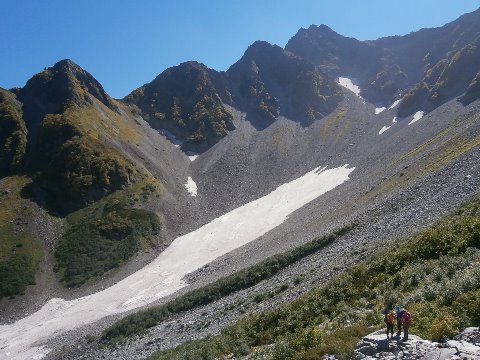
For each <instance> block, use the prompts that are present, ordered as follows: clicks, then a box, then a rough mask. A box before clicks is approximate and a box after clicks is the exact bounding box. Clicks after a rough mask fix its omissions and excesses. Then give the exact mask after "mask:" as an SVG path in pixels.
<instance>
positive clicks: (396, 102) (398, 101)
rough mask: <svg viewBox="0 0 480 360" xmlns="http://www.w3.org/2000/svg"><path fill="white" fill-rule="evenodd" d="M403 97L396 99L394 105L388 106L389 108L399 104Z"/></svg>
mask: <svg viewBox="0 0 480 360" xmlns="http://www.w3.org/2000/svg"><path fill="white" fill-rule="evenodd" d="M400 101H402V99H398V100H395V101H394V102H393V104H392V105H390V107H389V108H388V110H390V109H393V108H394V107H395V106H397V105H398V104H399V103H400Z"/></svg>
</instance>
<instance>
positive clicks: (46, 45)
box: [0, 0, 480, 98]
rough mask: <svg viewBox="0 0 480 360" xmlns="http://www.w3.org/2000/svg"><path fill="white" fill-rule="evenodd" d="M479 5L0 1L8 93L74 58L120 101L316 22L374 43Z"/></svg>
mask: <svg viewBox="0 0 480 360" xmlns="http://www.w3.org/2000/svg"><path fill="white" fill-rule="evenodd" d="M478 7H480V1H479V0H476V1H473V0H402V1H388V0H292V1H286V0H276V1H275V0H263V1H262V0H241V1H240V0H238V1H237V0H211V1H208V0H204V1H199V0H197V1H195V0H184V1H180V0H177V1H164V0H116V1H115V0H77V1H74V0H71V1H68V0H67V1H65V0H0V34H1V35H0V36H1V41H0V86H1V87H4V88H11V87H14V86H23V85H24V84H25V82H26V81H27V80H28V79H29V78H30V77H31V76H32V75H33V74H35V73H36V72H38V71H40V70H42V69H43V68H44V67H48V66H52V65H53V64H54V63H55V62H57V61H58V60H61V59H64V58H70V59H72V60H73V61H75V62H76V63H77V64H79V65H80V66H82V67H83V68H84V69H85V70H87V71H89V72H90V73H91V74H92V75H93V76H95V78H97V80H98V81H100V83H102V85H103V86H104V88H105V90H106V91H107V92H108V93H109V94H110V95H112V96H113V97H117V98H119V97H123V96H125V95H127V94H128V93H129V92H130V91H132V90H133V89H135V88H137V87H138V86H140V85H142V84H144V83H146V82H149V81H151V80H152V79H153V78H154V77H155V76H156V75H158V74H159V73H161V72H162V71H163V70H165V69H166V68H168V67H170V66H174V65H177V64H179V63H181V62H183V61H187V60H197V61H200V62H203V63H204V64H206V65H207V66H209V67H211V68H214V69H217V70H226V69H227V68H228V67H229V66H230V65H231V64H233V63H234V62H235V61H236V60H238V59H239V58H240V57H241V56H242V54H243V52H244V51H245V49H246V48H247V47H248V45H250V44H251V43H252V42H254V41H255V40H265V41H268V42H271V43H274V44H278V45H280V46H284V45H285V44H286V42H287V41H288V39H289V38H291V37H292V36H293V35H294V34H295V33H296V32H297V30H298V29H299V28H301V27H304V28H305V27H308V26H309V25H311V24H316V25H320V24H322V23H324V24H326V25H328V26H330V27H331V28H332V29H334V30H335V31H337V32H338V33H340V34H342V35H347V36H351V37H355V38H357V39H361V40H365V39H376V38H378V37H382V36H387V35H403V34H407V33H409V32H411V31H416V30H418V29H420V28H423V27H436V26H441V25H443V24H445V23H447V22H450V21H452V20H454V19H456V18H457V17H458V16H460V15H461V14H463V13H466V12H470V11H473V10H475V9H477V8H478Z"/></svg>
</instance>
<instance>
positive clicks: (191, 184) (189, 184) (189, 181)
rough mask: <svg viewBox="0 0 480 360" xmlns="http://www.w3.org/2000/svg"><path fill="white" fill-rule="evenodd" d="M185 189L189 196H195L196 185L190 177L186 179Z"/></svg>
mask: <svg viewBox="0 0 480 360" xmlns="http://www.w3.org/2000/svg"><path fill="white" fill-rule="evenodd" d="M185 187H186V188H187V191H188V192H189V193H190V195H192V196H197V183H196V182H195V181H193V179H192V177H191V176H189V177H188V179H187V183H186V184H185Z"/></svg>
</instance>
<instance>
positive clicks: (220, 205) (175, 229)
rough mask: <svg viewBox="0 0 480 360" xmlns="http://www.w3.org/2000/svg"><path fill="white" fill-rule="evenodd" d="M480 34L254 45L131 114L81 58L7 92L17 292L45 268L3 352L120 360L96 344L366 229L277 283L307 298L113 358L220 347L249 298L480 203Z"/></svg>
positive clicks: (140, 96) (312, 278)
mask: <svg viewBox="0 0 480 360" xmlns="http://www.w3.org/2000/svg"><path fill="white" fill-rule="evenodd" d="M477 17H478V11H477V12H474V13H472V14H467V15H465V16H463V17H461V18H460V19H458V20H456V21H455V22H453V23H452V24H453V25H451V24H448V25H445V26H444V27H442V28H439V29H431V30H421V31H420V32H418V33H414V34H411V35H408V36H405V37H394V38H385V39H379V40H375V41H372V42H360V41H357V40H355V39H349V38H344V37H342V36H341V35H338V34H336V33H335V32H333V30H331V29H329V28H327V27H325V26H320V27H318V28H317V27H315V26H313V27H311V28H309V29H307V30H304V29H303V30H300V31H299V33H298V34H297V35H296V36H295V37H294V38H292V40H291V41H290V42H289V44H288V45H287V47H286V49H282V48H280V47H278V46H274V45H270V44H268V43H265V42H256V43H254V44H252V45H251V46H250V47H249V48H248V49H247V51H246V52H245V54H244V56H243V57H242V58H241V59H240V60H239V61H238V62H237V63H235V64H234V65H232V66H231V68H230V69H229V70H228V71H226V72H217V71H214V70H212V69H208V68H207V67H205V66H204V65H202V64H199V63H196V62H188V63H184V64H181V65H179V66H177V67H174V68H171V69H167V70H166V71H165V72H163V73H162V74H160V75H159V76H158V77H157V78H156V79H154V80H153V81H152V82H151V83H149V84H146V85H144V86H142V87H140V88H139V89H137V90H135V91H133V92H132V93H131V94H130V95H129V96H128V97H127V98H125V99H123V100H114V99H112V98H110V97H109V96H108V94H106V93H105V92H104V90H103V88H102V87H101V85H100V84H99V83H98V82H97V81H96V80H95V79H94V78H93V77H92V76H91V75H90V74H88V72H86V71H85V70H83V69H81V68H80V67H79V66H78V65H76V64H74V63H72V62H71V61H68V60H65V61H61V62H59V63H58V64H56V65H55V66H53V67H51V68H47V69H46V70H45V71H44V72H41V73H39V74H37V75H35V76H34V77H33V78H32V80H30V81H29V82H28V83H27V85H26V86H25V87H24V88H22V89H12V90H1V91H0V94H2V99H3V100H2V108H1V109H0V110H1V111H0V129H4V126H3V125H6V126H7V125H8V132H7V136H1V135H0V164H2V171H4V172H5V173H4V174H3V173H2V176H3V177H2V178H1V179H0V205H1V206H0V207H1V208H2V209H5V210H2V211H0V219H5V224H6V225H1V226H0V235H2V236H4V238H6V239H8V246H5V247H2V248H0V256H1V257H0V264H2V265H5V264H8V265H5V266H4V268H6V269H7V270H6V271H7V273H8V276H9V277H8V279H14V278H15V277H14V276H13V275H12V274H14V271H13V270H12V269H17V268H15V266H13V265H11V264H16V261H19V260H18V259H20V257H22V256H23V254H24V253H26V254H30V253H32V254H34V255H35V256H33V257H32V262H31V264H32V267H31V270H32V271H30V275H29V276H30V277H29V276H25V277H24V283H23V284H21V285H22V286H18V287H17V288H16V290H15V291H16V292H15V291H13V292H11V293H8V294H9V295H8V296H10V295H11V296H12V297H14V298H12V299H9V298H8V296H6V295H4V294H3V293H1V294H0V295H2V296H3V298H2V299H0V314H1V315H2V325H0V344H1V345H0V354H2V355H4V356H12V354H14V353H18V354H19V355H18V356H20V357H21V356H24V357H25V356H27V357H28V356H33V354H37V355H38V356H41V355H42V354H43V355H46V356H47V358H72V359H73V358H82V356H84V355H83V354H80V353H79V351H77V350H78V349H77V348H76V344H77V342H80V343H81V346H82V349H88V350H89V351H92V354H95V355H94V357H95V356H96V355H98V353H96V351H99V352H100V353H102V355H105V352H102V351H103V350H101V349H96V348H95V346H96V344H95V342H93V343H92V344H90V343H89V342H88V341H87V340H85V334H86V333H88V334H95V336H97V335H98V334H99V332H100V331H101V330H102V329H104V328H105V326H107V325H109V324H111V323H113V322H115V321H117V320H118V319H121V318H122V317H124V316H125V315H126V313H127V312H129V311H133V309H136V308H137V307H141V306H146V305H149V306H150V305H151V304H153V303H157V304H158V303H163V302H166V301H169V300H170V299H172V298H175V297H176V296H177V295H178V294H185V293H188V291H190V289H193V288H198V287H201V286H203V285H205V284H208V283H210V282H212V281H215V280H217V279H219V278H222V277H224V276H227V275H229V274H232V273H234V272H236V271H238V270H240V269H243V268H246V267H248V266H251V265H254V264H256V263H258V262H260V261H262V260H264V259H265V258H267V257H270V256H274V255H276V254H278V253H280V252H284V251H289V250H291V249H294V248H296V247H298V246H300V245H302V244H305V243H308V242H309V241H311V240H312V239H315V238H317V237H321V236H324V235H327V234H329V233H331V232H333V231H335V230H336V229H338V228H342V227H344V226H348V225H351V224H358V226H357V228H356V230H355V232H353V233H352V234H349V235H347V236H345V237H343V238H342V239H341V240H340V241H338V242H335V243H333V244H332V245H330V246H329V247H326V248H325V249H321V250H318V251H317V252H316V253H314V254H312V256H311V258H308V259H304V260H302V261H301V262H299V263H298V264H295V266H292V267H291V268H289V269H287V270H285V272H284V273H281V274H278V277H282V276H283V279H284V280H285V279H290V282H292V281H293V280H292V279H293V278H296V277H299V278H302V279H303V278H306V279H309V280H308V281H306V282H305V283H304V285H299V284H300V283H301V281H300V280H299V284H296V285H295V286H293V285H289V286H290V287H291V288H289V290H287V289H284V290H282V291H280V290H279V289H276V288H275V281H277V280H278V278H272V279H271V280H266V281H265V282H262V283H260V284H257V285H255V286H254V287H252V288H251V289H245V290H244V291H243V292H239V293H238V294H231V295H230V296H229V297H228V299H225V302H228V303H229V306H232V308H231V309H230V310H228V309H225V306H226V305H225V304H224V303H222V300H220V301H217V302H214V303H212V304H209V305H208V306H207V305H206V306H207V307H206V308H205V309H204V310H202V308H199V309H193V310H192V311H191V312H189V313H188V314H183V315H178V316H179V318H178V320H179V323H182V324H184V326H182V328H180V327H179V328H175V327H174V328H175V330H168V328H167V329H166V328H165V327H164V326H167V325H168V324H167V323H165V324H160V325H158V327H156V328H154V329H153V330H152V333H151V334H149V335H148V336H151V337H148V339H150V340H146V339H145V341H144V342H142V341H140V340H139V339H137V340H138V343H137V345H135V344H129V345H128V344H127V345H122V346H120V347H119V348H118V349H117V351H118V353H114V352H112V353H111V354H110V355H108V356H112V357H113V356H114V355H115V354H123V355H122V356H125V358H135V356H136V355H135V351H137V350H138V351H139V349H140V348H141V347H142V346H147V345H145V344H146V343H147V342H149V341H153V342H154V343H161V342H162V341H161V340H162V336H165V339H167V338H168V341H167V342H166V344H167V345H168V346H173V345H178V343H179V342H184V341H187V340H189V339H194V338H196V337H198V336H200V334H201V336H206V335H208V334H211V333H218V331H220V329H221V328H222V327H224V326H226V325H227V324H228V323H229V322H231V321H233V320H234V319H236V318H238V317H239V316H240V315H241V313H240V312H236V311H235V304H236V303H237V302H241V301H242V299H248V298H252V297H254V296H257V295H258V296H259V297H258V299H260V298H261V297H262V296H266V297H269V296H271V301H270V302H269V303H268V304H269V305H268V306H270V307H274V306H277V305H278V304H279V303H281V302H285V301H290V300H292V299H294V298H296V297H298V296H299V295H300V294H301V293H304V292H305V291H308V290H309V289H310V288H312V287H314V286H315V284H316V283H318V282H320V283H322V282H324V281H326V280H327V279H328V278H330V277H331V276H333V275H335V274H337V273H340V272H342V271H344V270H346V269H347V268H348V267H349V266H351V265H352V264H353V263H354V262H356V261H359V260H361V259H363V258H365V257H366V256H367V255H368V251H370V249H372V248H375V247H377V246H380V247H381V246H385V244H387V245H388V244H389V241H392V240H395V239H398V238H399V237H401V236H405V235H409V234H411V233H413V232H414V231H416V230H419V229H422V228H424V227H425V226H428V225H430V224H431V222H432V221H433V220H434V219H436V218H438V217H439V216H441V215H442V214H444V213H445V212H447V211H449V210H451V209H452V208H454V207H455V206H457V205H458V204H459V203H461V202H463V201H464V200H468V199H469V198H471V197H473V196H476V195H478V194H479V190H478V189H479V188H480V187H479V186H478V185H479V179H480V162H479V161H478V159H479V157H478V152H479V145H480V102H479V100H478V97H476V95H475V94H477V93H478V91H476V85H477V83H478V81H476V79H477V78H478V75H475V74H476V71H477V67H478V61H477V60H478V59H477V57H475V54H476V51H477V48H476V42H475V41H476V40H475V39H476V36H477V35H478V36H480V32H479V30H478V29H477V28H478V23H477V22H476V21H475V19H477ZM479 23H480V22H479ZM462 34H463V35H462ZM442 39H444V40H442ZM334 40H335V41H334ZM429 42H431V43H433V44H437V45H436V47H424V48H421V49H420V50H418V49H417V48H416V46H417V45H418V44H426V43H429ZM412 47H415V49H417V50H415V51H413V50H412ZM412 51H413V52H412ZM424 52H429V56H428V57H427V59H429V61H430V62H429V64H424V63H422V62H421V61H417V60H418V59H417V57H419V56H420V55H422V56H423V55H425V54H424ZM447 53H448V54H449V55H448V56H447V57H446V55H445V54H447ZM348 54H351V55H350V56H348ZM411 54H413V55H415V56H414V58H412V62H407V61H406V58H407V57H408V56H409V55H411ZM377 57H378V58H380V59H382V61H384V60H385V59H387V60H388V61H387V60H385V61H386V63H382V62H380V63H379V62H378V61H374V60H375V59H376V60H378V59H377ZM372 59H373V60H372ZM361 60H362V61H361ZM363 60H368V61H367V62H365V61H363ZM413 60H415V61H413ZM365 64H368V65H371V66H373V68H372V69H368V68H366V66H367V65H365ZM465 64H467V66H466V65H465ZM377 67H378V68H377ZM464 68H465V71H462V69H464ZM467 70H468V71H467ZM422 79H423V80H422ZM423 82H424V83H425V85H421V84H422V83H423ZM440 83H442V84H445V87H446V88H445V89H443V88H442V87H441V86H439V84H440ZM418 84H420V85H418ZM415 89H417V90H415ZM435 94H438V97H437V98H436V97H435V96H434V95H435ZM434 98H435V99H437V100H435V101H433V100H432V99H434ZM433 105H434V106H433ZM12 109H13V110H12ZM20 109H21V111H20ZM12 124H13V125H14V126H13V125H12ZM5 128H7V127H5ZM15 139H19V141H18V143H16V144H14V145H15V146H12V144H13V142H12V141H13V140H15ZM22 141H23V142H24V143H23V142H22ZM22 144H23V145H22ZM24 145H25V146H24ZM12 154H17V155H18V156H17V155H15V156H16V157H15V156H14V157H13V158H12ZM12 159H14V160H15V161H13V160H12ZM4 160H5V161H4ZM4 164H6V165H5V166H4ZM345 164H350V165H349V166H348V167H347V166H345ZM13 165H14V166H13ZM319 166H321V169H320V170H319V168H318V167H319ZM313 169H315V170H313ZM346 180H348V181H346ZM32 209H33V210H32ZM86 239H90V240H92V239H93V241H83V240H86ZM179 244H180V245H179ZM381 244H383V245H381ZM22 259H23V257H22ZM13 260H15V262H14V261H13ZM29 269H30V268H29ZM15 271H16V270H15ZM35 271H36V272H35ZM32 276H33V277H34V278H35V277H36V278H35V279H36V283H37V284H36V285H31V283H32V282H33V280H31V279H32ZM4 279H7V277H6V276H5V277H2V280H1V281H5V280H4ZM5 284H7V285H9V286H10V285H11V282H10V280H9V282H8V283H7V282H6V281H5ZM0 285H2V286H0V289H2V291H3V289H7V286H4V285H3V283H1V284H0ZM65 285H67V286H65ZM69 285H73V287H68V286H69ZM297 285H298V286H297ZM8 289H9V290H8V291H11V290H10V289H11V287H8ZM22 289H24V290H22ZM22 291H24V292H25V294H22ZM265 291H269V293H268V294H269V295H265V294H263V293H264V292H265ZM5 294H7V293H6V292H5ZM262 294H263V295H262ZM254 303H255V301H254V302H253V303H251V305H250V306H251V307H250V308H248V309H244V310H245V311H247V312H255V311H257V310H258V309H259V308H258V307H257V305H255V304H254ZM258 303H261V301H259V302H258ZM99 304H103V305H99ZM258 306H260V305H258ZM262 306H263V305H262ZM96 307H98V308H96ZM220 308H221V309H223V310H222V311H225V314H226V315H225V318H222V317H220V318H219V319H215V320H214V319H210V321H211V324H206V325H205V327H204V328H202V329H194V328H193V327H192V326H190V325H191V324H190V325H188V324H189V322H192V323H195V322H196V321H200V320H199V319H201V318H202V312H204V311H206V312H207V313H208V312H216V311H218V309H220ZM242 309H243V308H242ZM47 318H48V319H50V321H48V320H45V319H47ZM67 319H68V320H67ZM172 321H173V320H172ZM185 324H186V325H185ZM168 326H171V324H170V325H168ZM172 326H173V325H172ZM69 329H70V330H71V331H70V332H66V331H67V330H69ZM182 329H183V330H182ZM28 331H31V333H30V334H31V335H29V336H28V338H27V337H25V338H23V339H22V338H21V336H20V334H24V333H27V332H28ZM162 334H164V335H162ZM179 334H180V335H179ZM36 340H39V341H38V342H35V341H36ZM167 345H165V346H167ZM155 346H156V345H155ZM155 346H150V347H151V348H152V349H151V350H152V351H153V350H154V349H153V347H155ZM162 346H163V345H162ZM76 349H77V350H76ZM82 351H83V350H82ZM82 351H80V352H82ZM2 352H3V353H2ZM7 352H8V353H9V355H6V354H7ZM107 352H108V351H107ZM47 353H48V355H47ZM85 354H89V353H85ZM85 356H87V355H85ZM105 356H107V355H105ZM0 358H1V356H0Z"/></svg>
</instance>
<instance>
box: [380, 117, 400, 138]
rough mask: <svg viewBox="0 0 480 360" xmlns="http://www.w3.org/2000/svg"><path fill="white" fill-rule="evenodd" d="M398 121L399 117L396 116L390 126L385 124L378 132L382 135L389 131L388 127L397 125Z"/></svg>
mask: <svg viewBox="0 0 480 360" xmlns="http://www.w3.org/2000/svg"><path fill="white" fill-rule="evenodd" d="M396 123H397V117H396V116H395V117H394V118H393V120H392V125H390V126H384V127H382V128H381V129H380V131H379V132H378V135H382V134H383V133H384V132H385V131H387V130H388V129H390V128H391V127H392V126H393V125H395V124H396Z"/></svg>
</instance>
